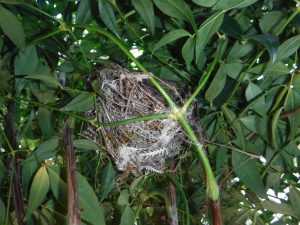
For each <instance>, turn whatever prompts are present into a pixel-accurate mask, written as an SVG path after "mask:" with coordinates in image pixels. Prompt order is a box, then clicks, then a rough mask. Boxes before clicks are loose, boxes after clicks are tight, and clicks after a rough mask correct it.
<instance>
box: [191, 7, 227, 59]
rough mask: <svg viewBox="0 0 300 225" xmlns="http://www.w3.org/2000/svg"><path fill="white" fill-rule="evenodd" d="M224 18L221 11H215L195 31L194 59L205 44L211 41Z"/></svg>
mask: <svg viewBox="0 0 300 225" xmlns="http://www.w3.org/2000/svg"><path fill="white" fill-rule="evenodd" d="M223 18H224V13H223V12H218V13H215V14H214V15H212V16H210V17H209V18H208V19H206V20H205V21H204V22H203V24H202V25H201V27H200V28H199V30H198V31H197V39H196V61H198V57H199V56H200V54H201V52H202V51H203V49H204V48H205V46H206V44H207V43H208V42H209V41H211V38H212V36H213V35H214V34H215V33H216V32H217V31H218V30H219V28H220V26H221V24H222V22H223Z"/></svg>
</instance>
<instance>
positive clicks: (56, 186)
mask: <svg viewBox="0 0 300 225" xmlns="http://www.w3.org/2000/svg"><path fill="white" fill-rule="evenodd" d="M47 169H48V174H49V178H50V184H51V190H52V193H53V195H54V197H55V198H56V200H57V201H58V202H59V203H60V204H61V206H63V207H64V208H67V197H68V194H67V184H66V182H65V181H64V180H63V179H61V178H60V172H61V171H60V170H61V168H60V167H58V166H54V167H48V168H47ZM79 197H80V196H79Z"/></svg>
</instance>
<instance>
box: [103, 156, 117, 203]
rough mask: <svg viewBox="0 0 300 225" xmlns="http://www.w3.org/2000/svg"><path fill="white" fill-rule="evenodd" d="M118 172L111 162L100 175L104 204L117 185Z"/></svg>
mask: <svg viewBox="0 0 300 225" xmlns="http://www.w3.org/2000/svg"><path fill="white" fill-rule="evenodd" d="M115 179H116V172H115V170H114V167H113V165H112V163H111V162H109V163H107V164H106V165H105V167H104V168H103V170H102V172H101V175H100V183H101V193H100V196H101V197H100V201H101V202H102V201H103V200H104V199H105V198H106V197H107V196H108V194H109V193H110V192H111V190H112V189H113V187H114V185H115Z"/></svg>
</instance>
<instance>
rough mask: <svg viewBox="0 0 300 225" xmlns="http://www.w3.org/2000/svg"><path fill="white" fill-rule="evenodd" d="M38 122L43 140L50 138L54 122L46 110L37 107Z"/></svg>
mask: <svg viewBox="0 0 300 225" xmlns="http://www.w3.org/2000/svg"><path fill="white" fill-rule="evenodd" d="M38 120H39V125H40V128H41V130H42V133H43V135H44V137H45V139H48V138H50V136H51V135H52V133H53V130H54V127H53V125H54V121H53V118H52V114H51V112H50V111H49V110H48V109H46V108H43V107H39V110H38Z"/></svg>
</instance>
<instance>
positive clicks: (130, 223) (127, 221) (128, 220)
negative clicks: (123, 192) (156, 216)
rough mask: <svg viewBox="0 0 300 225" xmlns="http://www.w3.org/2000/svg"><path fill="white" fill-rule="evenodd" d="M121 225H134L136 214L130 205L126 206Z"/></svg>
mask: <svg viewBox="0 0 300 225" xmlns="http://www.w3.org/2000/svg"><path fill="white" fill-rule="evenodd" d="M120 225H134V212H133V210H132V208H131V207H130V205H126V206H125V208H124V210H123V213H122V216H121V223H120Z"/></svg>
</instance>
